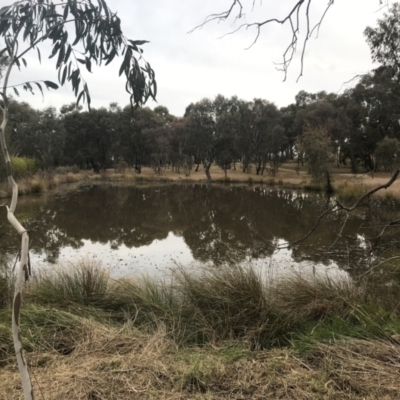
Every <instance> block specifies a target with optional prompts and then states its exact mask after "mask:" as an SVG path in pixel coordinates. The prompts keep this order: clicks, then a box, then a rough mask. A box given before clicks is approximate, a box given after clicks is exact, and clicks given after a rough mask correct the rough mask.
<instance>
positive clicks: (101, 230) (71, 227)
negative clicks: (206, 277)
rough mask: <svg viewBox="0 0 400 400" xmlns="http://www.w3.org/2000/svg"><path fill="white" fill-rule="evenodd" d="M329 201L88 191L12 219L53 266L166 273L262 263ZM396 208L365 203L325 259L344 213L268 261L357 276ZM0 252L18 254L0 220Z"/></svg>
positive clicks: (151, 190)
mask: <svg viewBox="0 0 400 400" xmlns="http://www.w3.org/2000/svg"><path fill="white" fill-rule="evenodd" d="M330 201H331V200H330V199H328V198H326V197H325V196H323V195H315V194H314V195H310V194H304V193H298V192H294V191H287V190H270V189H268V188H260V187H256V188H252V187H222V188H221V187H218V188H217V187H213V188H207V187H206V186H202V185H190V186H189V185H187V186H184V185H165V186H159V187H124V186H94V187H91V188H81V189H80V190H78V191H75V192H72V193H67V194H64V195H56V196H47V197H40V198H33V197H30V198H25V199H23V201H21V204H20V207H19V216H20V217H21V220H22V221H23V223H24V224H25V226H26V227H27V228H28V229H30V230H31V232H32V233H31V237H32V251H33V253H34V257H36V259H40V260H44V261H46V262H55V261H57V259H58V258H59V257H60V256H61V258H72V257H73V255H74V254H75V255H81V254H82V255H83V254H89V255H91V256H93V257H98V258H101V259H102V261H103V262H104V263H105V264H108V265H109V266H110V267H112V268H120V269H121V268H122V269H123V270H129V269H132V268H133V269H147V267H150V266H151V268H155V267H157V268H164V267H165V265H172V264H173V263H174V262H178V263H182V264H184V265H186V264H190V263H192V262H201V263H211V264H220V263H226V262H228V263H237V262H247V261H249V260H259V261H261V262H264V263H265V260H266V259H269V257H271V256H272V255H273V254H274V252H275V251H276V249H277V246H278V244H279V243H282V242H293V241H295V240H297V239H299V238H300V237H302V236H303V235H304V234H305V233H306V232H308V231H309V230H310V229H311V228H312V227H313V226H314V224H315V221H316V218H317V217H318V215H319V214H320V213H321V212H322V211H323V210H325V209H326V207H327V206H328V205H329V202H330ZM398 208H399V207H398V205H397V204H395V203H393V204H392V205H390V206H387V207H386V208H385V213H384V215H382V205H381V204H378V203H370V204H369V206H368V207H367V208H365V209H364V210H363V211H362V212H357V213H356V214H355V215H354V216H352V217H351V218H349V219H348V221H347V223H346V226H345V227H344V229H343V231H342V235H341V237H340V238H339V239H338V240H337V242H336V244H335V246H334V247H332V248H331V249H330V250H329V252H328V253H323V251H324V250H326V249H327V248H329V247H330V246H331V244H332V243H333V242H335V241H336V239H337V233H338V232H339V231H340V230H341V228H342V225H343V221H344V215H343V214H340V213H337V214H334V215H330V216H329V218H327V219H326V220H324V221H323V222H322V224H321V226H320V227H319V229H318V231H317V232H316V234H314V235H313V236H312V237H310V239H309V240H307V241H306V242H305V243H304V244H303V245H302V247H301V250H300V251H298V252H296V253H293V252H290V254H289V255H290V257H289V256H288V255H287V254H286V253H280V256H279V255H278V256H276V257H275V259H277V260H278V261H279V257H280V258H281V260H282V262H283V260H284V259H290V262H294V263H301V262H304V261H305V260H307V261H311V262H314V263H315V262H321V261H322V262H323V263H324V264H325V265H331V264H332V263H335V264H337V265H338V266H340V267H341V268H349V267H351V268H353V269H356V268H362V267H363V266H364V265H365V263H366V256H367V253H368V243H370V242H371V240H372V239H371V238H372V237H373V236H374V235H375V236H377V232H379V229H381V228H375V230H371V229H366V228H367V227H369V226H370V225H371V224H374V225H379V224H380V225H382V224H384V222H385V221H386V220H388V219H390V218H391V217H393V215H394V214H395V213H396V212H398ZM396 235H397V233H392V237H391V239H396ZM0 244H1V248H0V252H1V254H2V255H5V254H6V253H16V252H17V248H18V245H19V243H18V239H17V238H16V235H15V233H14V232H13V231H12V230H11V229H10V228H9V226H8V224H7V222H6V218H5V213H3V215H1V219H0ZM284 254H286V255H285V256H284ZM285 257H286V258H285Z"/></svg>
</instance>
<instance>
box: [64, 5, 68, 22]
mask: <svg viewBox="0 0 400 400" xmlns="http://www.w3.org/2000/svg"><path fill="white" fill-rule="evenodd" d="M63 18H64V21H65V20H66V19H67V18H68V4H66V5H65V8H64V16H63Z"/></svg>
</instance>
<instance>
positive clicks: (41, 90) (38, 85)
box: [35, 82, 43, 96]
mask: <svg viewBox="0 0 400 400" xmlns="http://www.w3.org/2000/svg"><path fill="white" fill-rule="evenodd" d="M35 84H36V86H37V87H38V88H39V90H40V92H41V93H42V96H43V89H42V85H41V84H40V83H38V82H35Z"/></svg>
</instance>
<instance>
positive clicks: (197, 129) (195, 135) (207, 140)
mask: <svg viewBox="0 0 400 400" xmlns="http://www.w3.org/2000/svg"><path fill="white" fill-rule="evenodd" d="M185 116H187V117H188V122H187V129H188V134H189V143H190V144H189V147H190V151H191V153H192V154H193V155H194V157H195V159H196V161H198V163H200V162H203V165H204V172H205V174H206V177H207V181H208V182H209V183H210V182H211V181H212V179H211V174H210V168H211V165H212V163H213V161H214V159H215V152H216V148H215V141H216V130H215V118H216V117H215V108H214V104H213V102H212V101H211V100H210V99H202V100H201V101H199V102H197V103H195V104H190V105H189V107H187V109H186V113H185ZM196 170H197V169H196Z"/></svg>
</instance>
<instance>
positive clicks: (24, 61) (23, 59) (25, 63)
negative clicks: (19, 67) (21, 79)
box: [22, 58, 28, 67]
mask: <svg viewBox="0 0 400 400" xmlns="http://www.w3.org/2000/svg"><path fill="white" fill-rule="evenodd" d="M22 62H23V63H24V65H25V67H27V66H28V63H27V62H26V60H25V58H22Z"/></svg>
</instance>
